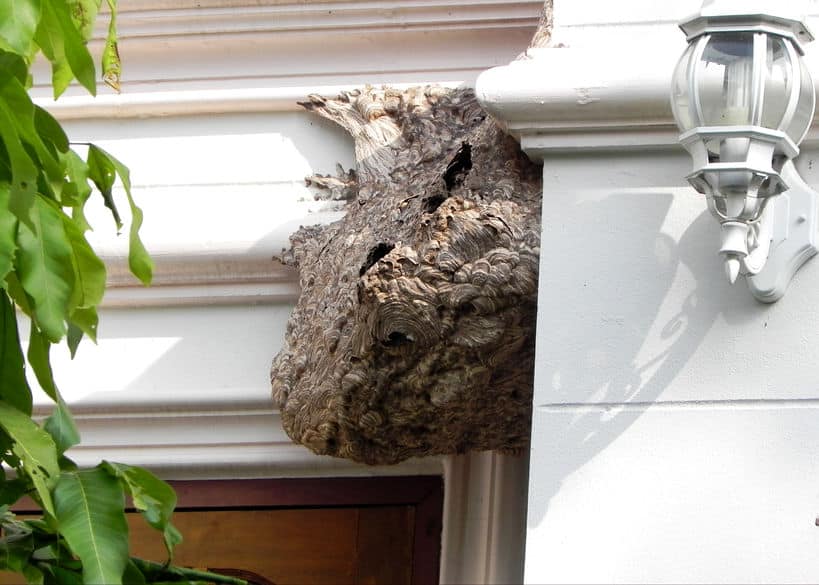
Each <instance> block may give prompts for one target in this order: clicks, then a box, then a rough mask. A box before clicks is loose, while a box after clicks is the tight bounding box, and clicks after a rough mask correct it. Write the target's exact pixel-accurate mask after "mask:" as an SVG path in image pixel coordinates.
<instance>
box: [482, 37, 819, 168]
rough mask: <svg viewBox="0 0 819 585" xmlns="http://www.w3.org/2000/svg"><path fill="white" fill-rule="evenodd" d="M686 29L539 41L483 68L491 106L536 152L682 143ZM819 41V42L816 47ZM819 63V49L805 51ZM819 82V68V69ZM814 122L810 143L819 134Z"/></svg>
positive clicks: (818, 79)
mask: <svg viewBox="0 0 819 585" xmlns="http://www.w3.org/2000/svg"><path fill="white" fill-rule="evenodd" d="M684 47H685V39H684V38H683V36H682V34H679V35H675V36H674V37H672V38H670V39H668V41H667V42H665V43H662V44H658V45H655V46H653V47H652V49H651V51H649V52H645V51H644V52H643V53H641V54H640V55H639V59H637V56H636V55H635V54H634V52H633V47H630V46H625V47H610V48H609V49H607V50H606V51H601V50H600V49H599V47H596V48H594V49H592V48H548V49H533V50H530V51H529V52H528V53H527V58H525V59H521V60H519V61H515V62H513V63H510V64H509V65H506V66H503V67H496V68H494V69H490V70H489V71H486V72H484V73H483V74H481V75H480V77H479V78H478V82H477V87H476V90H477V93H478V97H479V99H480V100H481V103H482V104H483V105H484V107H486V108H487V110H489V112H490V113H492V114H493V115H494V116H496V117H497V118H498V119H499V120H500V121H501V123H503V124H504V125H505V126H506V128H507V130H508V131H509V132H510V133H511V134H512V135H514V136H515V137H517V138H518V139H519V140H520V142H521V145H522V147H523V148H524V150H526V152H527V153H528V154H529V155H530V156H531V157H533V158H536V159H542V158H543V157H544V156H546V154H547V153H548V154H561V153H567V152H579V151H589V152H591V151H611V150H618V151H621V150H630V149H639V150H647V149H656V148H661V147H664V148H673V149H678V148H681V147H680V146H679V144H678V140H677V138H678V136H679V131H678V130H677V127H676V124H675V123H674V119H673V116H672V114H671V105H670V102H669V99H670V98H669V96H670V86H671V72H672V71H673V70H674V65H675V64H676V62H677V59H678V58H679V56H680V55H681V54H682V51H683V48H684ZM809 48H812V49H815V47H810V46H809ZM805 58H806V59H807V62H808V66H809V67H810V68H811V70H813V71H819V52H816V51H814V52H810V53H808V54H807V55H806V57H805ZM814 84H816V85H817V89H819V76H817V75H814ZM817 138H819V133H817V131H816V130H812V131H811V133H809V134H808V136H807V138H806V139H805V142H804V143H807V144H809V143H811V142H815V141H816V140H817Z"/></svg>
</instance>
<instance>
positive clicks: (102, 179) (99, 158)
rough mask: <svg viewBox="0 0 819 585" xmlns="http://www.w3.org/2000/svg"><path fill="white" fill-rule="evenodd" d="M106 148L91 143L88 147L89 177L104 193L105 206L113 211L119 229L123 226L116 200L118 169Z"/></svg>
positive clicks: (101, 192)
mask: <svg viewBox="0 0 819 585" xmlns="http://www.w3.org/2000/svg"><path fill="white" fill-rule="evenodd" d="M107 154H108V153H106V152H105V151H104V150H102V149H101V148H100V147H98V146H95V145H93V144H92V145H91V146H89V147H88V157H87V159H86V164H87V165H88V178H89V179H91V180H92V181H93V182H94V185H96V187H97V189H99V192H100V194H102V199H103V202H104V203H105V206H106V207H107V208H108V209H109V210H110V211H111V215H112V216H113V217H114V222H116V224H117V229H121V228H122V218H121V217H120V215H119V210H118V209H117V204H116V202H115V201H114V192H113V188H114V181H116V180H117V170H116V168H114V163H113V162H112V161H111V158H110V157H108V156H107Z"/></svg>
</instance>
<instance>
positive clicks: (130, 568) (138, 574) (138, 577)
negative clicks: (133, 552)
mask: <svg viewBox="0 0 819 585" xmlns="http://www.w3.org/2000/svg"><path fill="white" fill-rule="evenodd" d="M122 582H123V583H127V584H128V585H146V581H145V575H143V574H142V571H140V570H139V568H138V567H137V566H136V565H135V564H134V561H132V560H131V559H128V563H127V564H126V565H125V572H124V573H123V574H122Z"/></svg>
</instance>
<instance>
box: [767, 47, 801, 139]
mask: <svg viewBox="0 0 819 585" xmlns="http://www.w3.org/2000/svg"><path fill="white" fill-rule="evenodd" d="M786 42H789V41H786V40H785V39H784V38H782V37H779V36H774V35H768V38H767V43H766V45H767V46H766V51H765V90H764V94H763V95H764V98H763V107H762V125H763V126H764V127H765V128H770V129H772V130H776V129H779V127H780V125H781V124H782V122H783V120H782V119H783V118H784V117H785V112H786V111H787V109H788V103H789V102H790V99H791V92H792V91H793V68H794V67H795V66H796V64H795V63H793V62H792V61H791V54H790V53H789V52H788V48H787V47H786V46H785V43H786Z"/></svg>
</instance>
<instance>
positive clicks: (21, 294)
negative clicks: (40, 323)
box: [5, 272, 34, 318]
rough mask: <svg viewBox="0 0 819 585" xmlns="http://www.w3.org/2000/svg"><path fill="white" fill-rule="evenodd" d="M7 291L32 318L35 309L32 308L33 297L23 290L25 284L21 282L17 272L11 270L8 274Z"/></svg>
mask: <svg viewBox="0 0 819 585" xmlns="http://www.w3.org/2000/svg"><path fill="white" fill-rule="evenodd" d="M5 289H6V292H7V293H8V294H9V297H11V300H13V301H14V304H15V305H17V308H18V309H20V310H21V311H23V313H25V314H26V316H28V317H29V318H32V316H33V315H34V311H32V309H31V305H32V303H31V298H29V296H28V295H27V294H26V291H24V290H23V285H21V284H20V278H19V276H18V275H17V272H9V273H8V274H7V275H6V286H5Z"/></svg>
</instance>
